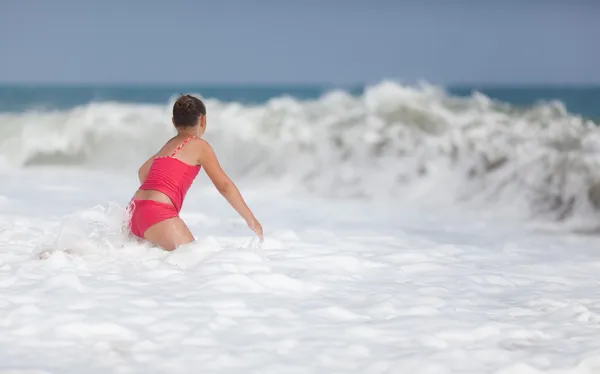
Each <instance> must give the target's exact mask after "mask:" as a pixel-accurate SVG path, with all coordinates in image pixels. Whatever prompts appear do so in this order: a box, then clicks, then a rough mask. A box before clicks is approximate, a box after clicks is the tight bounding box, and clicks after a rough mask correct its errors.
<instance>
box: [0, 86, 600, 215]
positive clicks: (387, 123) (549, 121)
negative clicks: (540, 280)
mask: <svg viewBox="0 0 600 374" xmlns="http://www.w3.org/2000/svg"><path fill="white" fill-rule="evenodd" d="M206 102H207V107H208V130H207V134H206V138H207V140H209V141H210V142H211V144H212V145H213V147H214V148H215V150H216V152H217V155H218V156H219V160H220V162H221V164H222V165H223V167H224V169H225V170H226V171H227V172H228V173H229V174H230V175H231V176H233V177H234V178H236V179H238V180H240V179H244V180H252V181H260V182H261V183H262V182H265V183H266V182H283V181H285V182H286V183H292V184H293V185H295V186H297V187H298V188H301V189H302V190H305V191H311V192H313V193H319V194H324V195H327V196H334V197H349V196H351V197H362V198H377V197H385V198H388V199H389V198H392V199H397V200H401V201H405V202H406V201H416V202H418V201H427V202H430V203H431V202H433V203H436V202H438V201H439V202H441V201H444V202H450V203H460V202H472V201H477V202H481V201H485V202H487V203H497V204H499V206H501V205H502V204H506V203H507V202H509V203H510V204H511V205H514V206H518V207H519V209H521V208H524V209H527V211H528V212H530V213H533V214H534V215H543V216H544V217H550V218H552V219H554V220H566V219H569V218H580V219H581V218H582V217H586V219H589V217H590V215H592V216H594V217H595V214H596V211H597V210H599V209H600V168H599V160H600V129H599V128H598V127H597V124H595V123H594V122H593V121H591V120H587V119H585V118H582V117H580V116H576V115H572V114H570V113H568V112H567V111H566V109H565V108H564V106H563V105H562V104H561V103H560V102H549V103H540V104H538V105H535V106H532V107H527V108H517V107H514V106H511V105H508V104H505V103H501V102H496V101H493V100H490V99H489V98H488V97H486V96H484V95H481V94H474V95H472V96H470V97H466V98H459V97H453V96H450V95H448V94H447V93H446V92H445V91H444V90H442V89H440V88H438V87H432V86H427V85H423V86H419V87H409V86H402V85H400V84H397V83H394V82H382V83H379V84H377V85H374V86H371V87H368V88H367V89H366V90H365V92H364V94H363V95H362V96H358V97H357V96H352V95H350V94H349V93H347V92H344V91H332V92H330V93H328V94H326V95H324V96H323V97H321V98H319V99H318V100H306V101H300V100H297V99H294V98H291V97H279V98H276V99H272V100H270V101H268V102H266V103H264V104H261V105H243V104H240V103H235V102H219V101H217V100H211V99H207V100H206ZM172 103H173V101H172V100H171V101H170V102H169V103H166V104H165V105H162V106H158V105H141V104H123V103H118V102H112V103H111V102H108V103H91V104H88V105H85V106H81V107H77V108H74V109H71V110H66V111H54V112H48V111H46V112H35V111H32V112H26V113H18V114H9V113H5V114H0V167H2V168H4V169H6V168H22V167H28V166H31V165H46V164H54V165H86V166H88V167H93V168H100V169H111V170H123V171H129V170H135V169H136V168H137V167H138V166H139V165H140V163H141V162H143V161H144V160H145V159H146V158H147V157H148V156H149V155H151V154H152V153H153V152H155V151H156V149H157V148H158V147H160V146H161V145H162V144H163V143H164V141H165V140H166V139H167V138H168V137H170V136H172V135H173V134H174V132H173V128H172V125H171V124H170V110H171V105H172Z"/></svg>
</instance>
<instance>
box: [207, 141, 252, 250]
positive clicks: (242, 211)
mask: <svg viewBox="0 0 600 374" xmlns="http://www.w3.org/2000/svg"><path fill="white" fill-rule="evenodd" d="M198 140H199V141H200V160H199V161H200V164H201V165H202V167H203V168H204V171H205V172H206V175H208V177H209V178H210V180H211V181H212V182H213V184H214V185H215V187H216V188H217V190H218V191H219V192H220V193H221V195H223V197H224V198H225V199H226V200H227V201H228V202H229V204H230V205H231V206H232V207H233V208H234V209H235V210H236V211H237V212H238V213H239V215H240V216H242V218H243V219H244V220H245V221H246V223H247V224H248V226H249V227H250V229H251V230H252V231H254V232H255V233H256V234H257V235H258V236H259V238H260V240H263V233H262V226H261V225H260V223H259V222H258V220H257V219H256V218H255V217H254V215H253V214H252V211H251V210H250V208H248V206H247V205H246V202H245V201H244V198H243V197H242V195H241V193H240V191H239V190H238V188H237V187H236V185H235V184H234V183H233V182H232V181H231V179H230V178H229V177H228V176H227V174H225V172H224V171H223V169H222V168H221V165H220V164H219V161H218V160H217V156H216V154H215V152H214V150H213V149H212V147H211V146H210V144H208V142H207V141H205V140H204V139H198Z"/></svg>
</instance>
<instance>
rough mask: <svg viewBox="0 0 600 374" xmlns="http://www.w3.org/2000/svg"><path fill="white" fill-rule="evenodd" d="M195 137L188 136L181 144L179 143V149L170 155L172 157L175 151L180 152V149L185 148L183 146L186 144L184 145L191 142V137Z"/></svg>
mask: <svg viewBox="0 0 600 374" xmlns="http://www.w3.org/2000/svg"><path fill="white" fill-rule="evenodd" d="M193 138H195V136H190V137H189V138H187V139H186V140H184V141H183V142H182V143H181V144H179V147H177V149H176V150H174V151H173V153H171V156H170V157H173V156H175V153H177V152H179V150H180V149H181V148H183V146H184V145H185V144H186V143H187V142H189V141H190V140H191V139H193Z"/></svg>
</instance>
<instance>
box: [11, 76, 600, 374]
mask: <svg viewBox="0 0 600 374" xmlns="http://www.w3.org/2000/svg"><path fill="white" fill-rule="evenodd" d="M52 89H54V90H57V91H47V90H51V88H35V87H29V88H27V87H26V88H23V87H21V88H18V89H15V88H14V87H13V88H7V87H4V88H2V89H0V91H1V92H3V93H2V97H3V99H2V105H3V112H2V113H1V114H0V373H82V372H85V373H164V372H170V373H196V372H205V373H234V372H235V373H241V372H243V373H324V372H327V373H349V372H355V373H502V374H505V373H586V374H588V373H595V372H598V371H600V339H598V336H599V334H600V328H599V326H600V293H599V291H598V289H599V287H598V286H599V285H600V282H599V280H598V272H599V270H600V257H599V255H598V253H599V252H598V248H599V241H598V237H597V236H596V232H597V230H598V227H599V223H600V222H599V220H598V206H600V187H599V184H598V183H600V172H599V171H598V170H599V169H598V161H599V160H600V157H599V152H600V144H599V141H600V131H599V130H598V128H597V120H596V119H595V118H596V117H595V112H594V110H595V109H594V107H593V105H592V106H590V107H588V108H587V109H586V108H583V107H585V105H583V104H582V101H581V100H575V99H573V98H575V97H581V96H582V95H583V96H585V97H586V98H587V99H586V100H588V101H587V102H590V103H597V102H598V101H597V97H598V96H594V92H596V91H593V90H591V91H589V92H592V93H582V92H579V91H577V92H575V93H573V92H571V93H570V94H565V95H566V96H562V97H561V96H560V95H559V94H557V93H556V92H554V93H553V92H550V91H548V92H546V93H547V94H548V97H544V95H542V94H539V93H538V95H537V96H536V95H533V94H531V92H529V93H527V92H524V91H523V90H521V91H519V89H516V88H515V89H514V90H515V92H519V94H518V95H516V96H513V97H515V98H514V100H513V102H511V100H510V99H506V98H503V99H501V98H497V97H495V96H494V93H493V92H492V93H488V94H485V93H483V92H474V93H472V94H471V93H469V94H467V93H464V92H463V93H460V92H453V91H452V90H451V89H442V88H440V87H432V86H427V85H424V86H403V85H401V84H399V83H395V82H381V83H379V84H376V85H373V86H368V87H362V88H360V89H347V90H345V89H332V90H327V89H322V88H318V87H317V88H315V87H312V88H311V87H309V88H307V87H296V88H285V87H280V88H273V87H271V88H265V89H264V91H261V90H260V89H258V88H254V90H255V91H254V92H253V93H251V90H250V91H248V90H246V91H244V89H242V88H239V87H238V88H220V89H221V91H220V92H217V91H210V89H206V90H203V89H202V88H201V87H198V88H195V89H194V88H185V89H181V90H178V89H177V88H161V89H160V90H159V89H156V90H157V91H154V90H151V89H149V90H148V93H145V94H141V93H140V92H142V91H141V89H140V88H120V89H121V90H123V91H119V89H116V88H112V90H116V91H118V92H119V93H118V94H116V93H114V92H115V91H110V90H108V91H102V90H106V88H102V87H84V88H78V89H80V90H83V91H71V90H73V89H74V88H73V87H70V88H56V87H55V88H52ZM10 90H13V91H10ZM15 90H16V91H15ZM26 90H30V91H29V92H30V94H29V95H22V94H23V92H27V91H26ZM61 90H63V91H61ZM86 90H87V91H86ZM161 90H162V91H161ZM268 90H271V91H268ZM17 91H18V94H11V93H10V92H13V93H14V92H17ZM178 91H185V92H186V93H187V92H191V93H196V94H198V95H199V96H202V97H203V98H204V99H205V100H206V103H207V108H208V117H207V118H208V129H207V133H206V138H207V140H208V141H209V142H211V144H212V145H213V147H214V148H215V150H216V152H217V156H218V157H219V161H220V162H221V164H222V166H223V168H224V169H225V171H226V172H228V173H229V174H230V176H231V177H232V178H233V180H234V181H235V182H236V183H237V184H238V186H239V187H240V189H241V191H242V194H243V195H244V197H245V198H246V200H247V202H248V204H249V206H250V207H251V209H252V210H253V211H254V213H255V215H256V216H257V218H258V219H259V220H260V221H261V223H262V225H263V228H264V230H265V241H264V242H263V243H259V242H258V240H257V239H256V238H255V237H254V236H253V235H252V232H251V231H250V230H249V229H248V228H247V226H246V225H245V223H244V222H243V220H241V219H240V218H239V217H238V216H237V214H236V213H235V211H234V210H233V209H232V208H231V207H230V206H229V205H228V204H227V203H226V201H225V200H224V199H223V198H222V196H220V195H219V194H218V192H216V190H215V189H214V188H213V187H212V186H211V184H210V180H209V179H208V178H207V177H206V175H204V174H203V173H202V172H201V174H200V175H199V177H198V180H197V181H196V183H195V184H194V186H193V187H192V188H191V189H190V192H189V194H188V197H187V199H186V202H185V204H184V208H183V210H182V213H181V216H182V218H183V219H184V220H185V222H186V223H188V225H189V226H190V228H191V230H192V232H193V234H194V235H195V237H196V239H197V241H196V242H195V243H192V244H190V245H187V246H183V247H181V248H179V249H177V250H176V251H174V252H165V251H162V250H160V249H158V248H154V247H152V246H150V245H148V244H147V243H140V242H137V241H135V240H133V239H132V238H131V237H130V236H128V234H127V230H126V211H125V210H124V207H125V206H126V204H127V202H128V201H129V199H130V198H131V196H132V195H133V193H134V191H135V189H136V188H137V186H138V183H139V181H138V180H137V173H136V172H137V168H138V167H139V165H140V164H141V162H143V161H144V160H145V159H146V158H147V157H149V156H150V155H151V154H152V153H153V152H155V150H156V149H157V147H159V146H160V145H161V144H162V143H163V142H164V141H165V140H166V139H168V138H169V137H170V136H172V135H173V128H172V125H171V124H170V109H171V106H172V103H173V100H174V99H175V97H176V95H177V93H178ZM259 91H260V94H259V93H257V92H259ZM542 91H543V90H542ZM7 92H8V93H7ZM48 92H54V94H49V93H48ZM60 92H62V93H60ZM65 92H66V93H65ZM73 92H79V93H81V92H95V93H94V94H90V95H91V97H89V96H88V97H87V98H85V99H84V98H82V96H81V95H74V94H73ZM99 92H105V93H104V94H100V93H99ZM106 92H108V93H106ZM211 92H212V93H213V94H212V95H211ZM249 92H250V93H249ZM19 95H22V96H19ZM61 95H64V96H61ZM69 95H73V96H69ZM82 95H83V94H82ZM136 95H137V96H136ZM244 95H246V96H244ZM260 95H263V96H260ZM519 95H520V96H519ZM528 95H533V96H531V97H530V99H529V101H528V100H525V99H524V97H528ZM578 95H579V96H578ZM596 95H597V92H596ZM83 96H85V95H83ZM517 96H518V97H517ZM7 97H8V99H6V98H7ZM40 97H41V98H42V99H40ZM594 97H596V99H594ZM28 98H29V99H28ZM11 100H13V101H11ZM578 106H579V108H580V109H572V108H578ZM597 107H598V106H596V108H597ZM581 108H583V109H581Z"/></svg>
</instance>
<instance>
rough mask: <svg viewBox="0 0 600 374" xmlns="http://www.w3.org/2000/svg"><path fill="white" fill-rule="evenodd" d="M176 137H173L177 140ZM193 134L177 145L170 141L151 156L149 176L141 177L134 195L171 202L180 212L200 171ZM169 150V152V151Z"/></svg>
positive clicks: (138, 197)
mask: <svg viewBox="0 0 600 374" xmlns="http://www.w3.org/2000/svg"><path fill="white" fill-rule="evenodd" d="M177 138H179V137H175V138H174V139H173V140H178V141H180V140H179V139H177ZM193 139H194V137H188V138H187V139H185V140H183V141H180V144H179V145H178V146H177V147H176V148H175V149H174V150H172V149H173V145H172V144H169V143H173V141H169V142H168V143H167V144H166V145H165V146H164V147H163V148H162V149H161V151H159V152H158V153H157V154H156V157H154V159H153V160H152V162H151V164H150V167H149V169H148V172H147V174H146V177H145V178H144V180H143V181H142V185H141V186H140V187H139V189H138V192H137V193H136V196H135V198H137V199H145V200H155V201H160V202H169V203H171V204H173V206H174V207H175V209H176V210H177V212H179V211H181V207H182V206H183V200H184V199H185V195H186V194H187V191H188V190H189V188H190V186H191V185H192V183H193V182H194V179H195V178H196V176H197V175H198V172H199V171H200V166H199V165H197V161H196V162H195V160H198V155H197V153H198V150H197V147H193V144H189V145H188V146H186V144H187V143H189V142H191V141H192V140H193ZM167 151H169V152H170V153H167Z"/></svg>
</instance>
